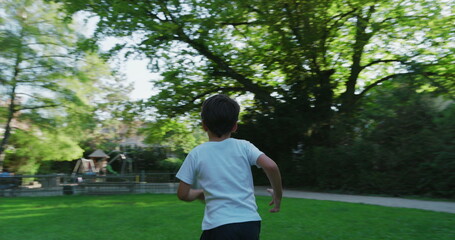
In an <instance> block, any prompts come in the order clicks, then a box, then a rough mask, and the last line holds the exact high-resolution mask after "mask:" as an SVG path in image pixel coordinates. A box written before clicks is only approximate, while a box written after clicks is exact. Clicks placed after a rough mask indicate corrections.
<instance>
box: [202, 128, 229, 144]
mask: <svg viewBox="0 0 455 240" xmlns="http://www.w3.org/2000/svg"><path fill="white" fill-rule="evenodd" d="M207 135H208V136H209V141H210V142H221V141H224V140H226V139H228V138H230V137H231V133H227V134H224V135H223V136H221V137H218V136H217V135H215V134H214V133H212V132H210V131H207Z"/></svg>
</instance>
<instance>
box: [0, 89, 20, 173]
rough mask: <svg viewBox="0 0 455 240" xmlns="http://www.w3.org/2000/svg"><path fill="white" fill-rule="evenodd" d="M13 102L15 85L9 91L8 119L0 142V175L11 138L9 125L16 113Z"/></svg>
mask: <svg viewBox="0 0 455 240" xmlns="http://www.w3.org/2000/svg"><path fill="white" fill-rule="evenodd" d="M15 100H16V84H14V85H13V88H12V89H11V94H10V101H11V102H10V104H9V107H8V118H7V119H6V125H5V133H4V134H3V139H2V141H1V142H0V173H1V172H3V163H4V160H5V149H6V145H7V144H8V140H9V137H10V136H11V123H12V121H13V118H14V113H15V112H16V109H15V107H16V105H15V103H14V102H15Z"/></svg>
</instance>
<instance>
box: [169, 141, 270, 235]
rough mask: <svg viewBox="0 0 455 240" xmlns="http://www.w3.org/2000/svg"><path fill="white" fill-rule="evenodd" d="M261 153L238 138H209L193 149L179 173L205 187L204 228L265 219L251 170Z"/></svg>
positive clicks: (189, 182)
mask: <svg viewBox="0 0 455 240" xmlns="http://www.w3.org/2000/svg"><path fill="white" fill-rule="evenodd" d="M261 154H263V153H262V152H261V151H259V149H258V148H256V147H255V146H254V145H253V144H251V143H250V142H248V141H245V140H239V139H234V138H228V139H226V140H224V141H221V142H206V143H203V144H201V145H199V146H197V147H195V148H194V149H193V150H191V152H190V153H189V154H188V156H187V157H186V159H185V161H184V162H183V164H182V166H181V167H180V170H179V171H178V173H177V175H176V177H177V178H178V179H180V180H181V181H183V182H185V183H187V184H190V185H192V187H193V188H201V189H203V190H204V195H205V203H206V205H205V211H204V219H203V221H202V230H209V229H212V228H216V227H218V226H221V225H225V224H229V223H240V222H249V221H260V220H261V217H260V216H259V214H258V212H257V205H256V198H255V197H254V186H253V176H252V173H251V166H252V165H256V161H257V159H258V157H259V156H260V155H261ZM256 166H257V165H256ZM258 167H259V166H258Z"/></svg>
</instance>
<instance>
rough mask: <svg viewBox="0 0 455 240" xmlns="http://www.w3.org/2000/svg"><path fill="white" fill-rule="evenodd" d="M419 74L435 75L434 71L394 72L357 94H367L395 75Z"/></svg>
mask: <svg viewBox="0 0 455 240" xmlns="http://www.w3.org/2000/svg"><path fill="white" fill-rule="evenodd" d="M418 74H421V75H423V76H431V75H435V73H432V72H408V73H396V74H392V75H389V76H387V77H383V78H381V79H379V80H377V81H375V82H374V83H372V84H370V85H368V86H367V87H366V88H365V89H363V91H362V92H361V93H359V94H357V95H356V97H357V98H360V97H362V96H363V95H365V93H367V92H368V91H370V90H371V89H372V88H374V87H376V86H378V85H379V84H381V83H383V82H385V81H387V80H390V79H392V78H395V77H401V76H409V75H418Z"/></svg>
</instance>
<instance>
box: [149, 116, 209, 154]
mask: <svg viewBox="0 0 455 240" xmlns="http://www.w3.org/2000/svg"><path fill="white" fill-rule="evenodd" d="M190 126H191V125H189V124H188V123H187V122H180V121H178V120H175V119H159V120H156V121H155V122H151V123H148V125H147V127H146V128H144V129H142V130H141V132H142V133H143V134H145V136H146V138H145V140H144V141H145V142H146V143H149V144H159V145H162V146H165V147H167V148H169V149H170V151H171V152H176V153H184V154H185V153H188V152H189V151H190V150H191V149H193V148H194V147H196V146H197V145H199V144H201V143H202V142H204V140H205V139H206V137H204V134H203V133H202V130H199V131H198V130H197V129H192V128H191V127H190Z"/></svg>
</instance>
